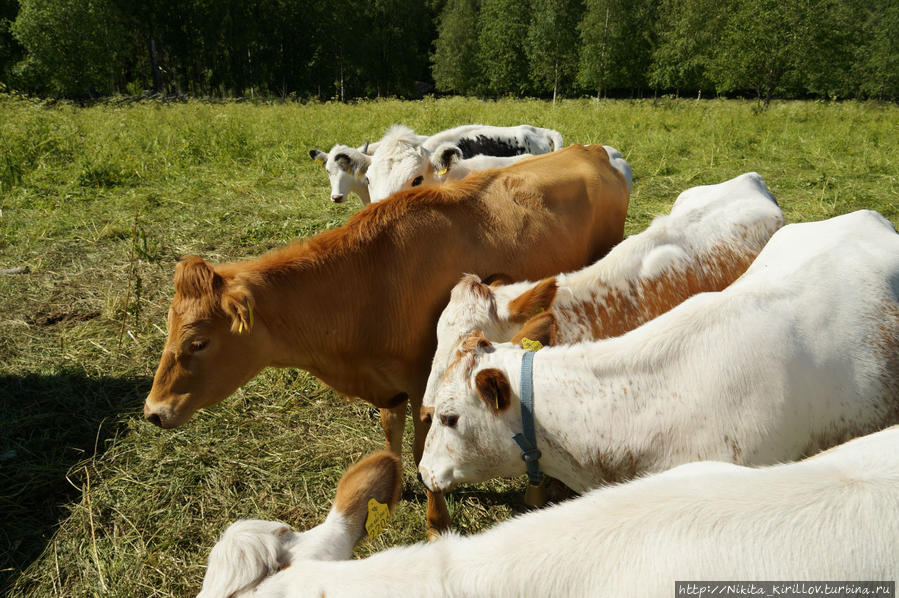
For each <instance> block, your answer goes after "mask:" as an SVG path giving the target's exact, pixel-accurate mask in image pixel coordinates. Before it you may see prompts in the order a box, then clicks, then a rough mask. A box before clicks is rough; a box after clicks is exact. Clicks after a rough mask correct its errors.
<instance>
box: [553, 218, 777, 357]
mask: <svg viewBox="0 0 899 598" xmlns="http://www.w3.org/2000/svg"><path fill="white" fill-rule="evenodd" d="M761 249H762V244H760V243H758V242H756V241H754V240H752V239H750V238H748V236H746V235H744V236H743V237H741V238H733V239H729V240H728V242H722V243H720V244H718V245H716V246H715V248H714V249H712V250H711V251H709V252H708V253H706V254H705V255H701V256H698V257H696V258H695V259H690V260H689V261H688V262H687V263H686V264H683V263H679V264H676V265H675V267H670V268H667V269H666V270H664V271H663V272H662V273H661V274H659V275H657V276H654V277H651V278H645V279H635V280H631V281H629V283H628V284H627V288H626V290H624V291H622V290H621V289H620V288H618V287H612V286H609V285H606V284H600V285H598V287H597V289H596V291H595V292H594V294H593V295H592V296H590V297H587V298H585V299H584V300H582V301H580V302H576V303H571V304H568V305H566V306H564V307H558V308H554V309H553V313H554V314H555V315H556V317H557V326H556V338H555V341H554V342H555V343H558V344H570V343H575V342H583V341H586V340H599V339H604V338H611V337H615V336H621V335H622V334H624V333H626V332H628V331H630V330H633V329H635V328H637V327H639V326H640V325H642V324H644V323H646V322H648V321H650V320H652V319H654V318H656V317H658V316H659V315H661V314H663V313H665V312H667V311H668V310H670V309H671V308H673V307H675V306H677V305H679V304H680V303H682V302H683V301H684V300H686V299H688V298H689V297H692V296H693V295H696V294H697V293H704V292H709V291H721V290H723V289H725V288H726V287H727V286H728V285H730V284H731V283H732V282H733V281H735V280H736V279H737V278H739V277H740V276H741V275H742V274H743V272H745V271H746V268H748V267H749V264H751V263H752V261H753V260H754V259H755V258H756V256H757V255H758V253H759V251H761ZM554 307H555V306H554ZM582 326H585V327H587V328H589V329H590V331H591V336H590V338H584V336H583V335H582V333H581V332H580V327H582Z"/></svg>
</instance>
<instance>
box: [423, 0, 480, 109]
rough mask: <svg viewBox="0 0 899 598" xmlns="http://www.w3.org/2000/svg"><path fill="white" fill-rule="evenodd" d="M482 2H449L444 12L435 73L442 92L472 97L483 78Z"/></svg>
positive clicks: (432, 69) (458, 0) (434, 67)
mask: <svg viewBox="0 0 899 598" xmlns="http://www.w3.org/2000/svg"><path fill="white" fill-rule="evenodd" d="M478 11H479V0H448V1H447V3H446V6H444V7H443V11H442V12H441V13H440V21H439V25H438V27H437V39H436V40H434V54H433V56H432V57H431V64H432V67H431V74H432V75H433V77H434V84H435V85H436V87H437V89H438V90H440V91H454V92H456V93H461V94H466V95H470V94H473V93H475V92H476V91H477V88H478V85H479V80H480V77H481V70H480V65H479V63H478V38H477V36H476V35H473V32H475V31H477V28H478Z"/></svg>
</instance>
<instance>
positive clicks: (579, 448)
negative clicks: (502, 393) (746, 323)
mask: <svg viewBox="0 0 899 598" xmlns="http://www.w3.org/2000/svg"><path fill="white" fill-rule="evenodd" d="M621 340H622V339H611V340H607V341H599V343H589V344H588V343H584V344H580V345H571V346H560V347H548V348H544V349H542V350H541V351H540V368H539V370H537V371H536V372H535V377H534V394H535V395H536V396H537V397H540V399H539V400H537V401H535V403H534V407H533V410H534V422H535V425H534V429H535V434H536V438H537V443H538V446H539V447H540V452H541V457H540V466H541V468H542V470H543V472H544V473H545V474H546V475H548V476H551V477H554V478H557V479H559V480H560V481H562V482H563V483H565V484H566V485H567V486H569V487H570V488H571V489H573V490H575V491H577V492H583V491H586V490H588V489H590V488H593V487H596V486H597V485H599V484H601V483H604V482H613V481H620V480H624V479H629V478H630V477H633V475H635V474H636V472H637V471H638V470H640V469H643V468H645V467H647V466H648V464H649V463H650V462H651V461H653V460H654V459H656V458H661V457H660V456H659V455H655V454H653V453H651V452H650V448H651V447H649V445H650V442H649V440H648V439H647V436H646V434H647V433H648V432H646V431H645V430H644V429H643V427H642V421H643V420H644V419H645V417H644V418H641V413H645V410H646V409H653V407H647V404H646V403H647V401H653V400H654V399H655V400H661V397H665V396H670V393H669V394H667V395H666V394H659V393H658V392H656V391H657V389H658V388H660V382H658V381H659V380H666V379H667V376H668V374H667V371H666V370H667V365H666V364H665V363H664V362H665V360H664V359H656V358H655V357H652V358H650V359H649V360H641V359H639V358H634V359H632V360H629V359H619V358H618V357H615V356H605V355H603V353H608V354H610V355H613V354H614V353H615V352H616V351H614V350H611V349H613V347H612V345H613V344H614V345H616V346H620V345H618V343H620V342H621ZM600 344H603V345H608V347H607V349H610V350H608V351H597V347H598V346H599V345H600ZM504 353H505V354H506V355H505V356H502V354H504ZM522 353H523V351H522V350H521V349H518V348H513V349H511V350H499V351H497V352H496V353H495V354H494V355H496V356H497V357H500V356H502V357H500V359H499V360H497V362H498V363H501V364H502V367H503V369H504V370H505V371H506V374H507V376H508V377H509V380H510V381H511V383H512V385H513V393H514V394H515V396H516V398H518V399H519V402H520V397H521V388H520V382H519V379H520V376H519V371H518V370H519V368H520V367H521V355H522ZM625 353H627V352H626V351H625ZM493 359H496V358H493ZM493 359H491V360H490V361H493ZM485 365H486V364H485ZM488 367H489V366H488ZM511 408H512V409H518V408H519V405H515V404H513V405H512V407H511ZM659 412H660V413H661V414H662V415H661V416H659V418H658V419H657V420H656V421H654V424H655V428H656V429H667V427H668V426H669V425H671V426H679V425H680V424H679V423H677V421H676V420H677V417H678V414H673V413H667V412H666V411H665V408H664V406H663V405H662V404H661V403H660V409H659ZM666 413H667V415H668V416H670V420H669V421H663V419H664V418H665V417H666Z"/></svg>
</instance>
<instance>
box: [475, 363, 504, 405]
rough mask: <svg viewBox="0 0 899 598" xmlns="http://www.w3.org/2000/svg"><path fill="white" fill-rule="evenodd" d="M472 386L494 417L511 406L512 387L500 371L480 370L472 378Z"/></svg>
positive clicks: (491, 369) (492, 369)
mask: <svg viewBox="0 0 899 598" xmlns="http://www.w3.org/2000/svg"><path fill="white" fill-rule="evenodd" d="M474 386H475V389H476V390H477V391H478V396H479V397H481V400H482V401H484V403H485V404H486V405H487V408H488V409H490V411H491V412H492V413H493V414H494V415H499V414H500V413H502V412H503V411H505V410H506V409H508V408H509V405H511V404H512V386H511V385H510V384H509V379H508V378H507V377H506V374H505V372H503V371H502V370H498V369H496V368H488V369H485V370H481V371H480V372H478V373H477V375H476V376H475V377H474Z"/></svg>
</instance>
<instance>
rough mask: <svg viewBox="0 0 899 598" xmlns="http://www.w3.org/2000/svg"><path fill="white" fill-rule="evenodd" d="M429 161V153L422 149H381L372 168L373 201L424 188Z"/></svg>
mask: <svg viewBox="0 0 899 598" xmlns="http://www.w3.org/2000/svg"><path fill="white" fill-rule="evenodd" d="M427 160H428V158H427V151H426V150H425V149H424V148H422V147H421V146H420V145H412V144H406V143H400V144H392V145H391V146H389V147H383V146H382V148H379V149H378V151H376V152H375V154H374V155H373V156H372V159H371V165H370V166H369V167H368V181H369V187H368V190H369V193H371V200H372V201H381V200H382V199H386V198H387V197H388V196H390V195H392V194H394V193H396V192H397V191H404V190H406V189H411V188H413V187H417V186H419V185H421V184H422V182H424V174H425V168H426V166H427Z"/></svg>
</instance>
